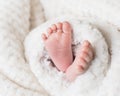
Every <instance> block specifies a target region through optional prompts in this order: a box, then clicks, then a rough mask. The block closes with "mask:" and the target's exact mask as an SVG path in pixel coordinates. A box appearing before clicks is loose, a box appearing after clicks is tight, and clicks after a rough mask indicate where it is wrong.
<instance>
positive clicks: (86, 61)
mask: <svg viewBox="0 0 120 96" xmlns="http://www.w3.org/2000/svg"><path fill="white" fill-rule="evenodd" d="M92 59H93V49H92V45H91V44H90V43H89V42H88V41H87V40H86V41H84V42H83V44H82V45H81V47H80V49H79V50H78V52H77V55H76V58H75V60H74V62H73V64H72V65H71V66H70V67H69V68H68V69H67V71H66V77H67V79H68V80H69V81H73V80H74V79H75V78H76V77H77V76H78V75H80V74H82V73H84V72H85V71H86V70H87V69H88V67H89V66H90V62H91V61H92Z"/></svg>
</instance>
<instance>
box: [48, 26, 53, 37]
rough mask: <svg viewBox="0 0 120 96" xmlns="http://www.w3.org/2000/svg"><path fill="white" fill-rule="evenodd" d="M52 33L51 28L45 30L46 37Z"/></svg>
mask: <svg viewBox="0 0 120 96" xmlns="http://www.w3.org/2000/svg"><path fill="white" fill-rule="evenodd" d="M52 32H53V31H52V29H51V28H48V29H47V33H48V37H49V36H50V35H51V34H52Z"/></svg>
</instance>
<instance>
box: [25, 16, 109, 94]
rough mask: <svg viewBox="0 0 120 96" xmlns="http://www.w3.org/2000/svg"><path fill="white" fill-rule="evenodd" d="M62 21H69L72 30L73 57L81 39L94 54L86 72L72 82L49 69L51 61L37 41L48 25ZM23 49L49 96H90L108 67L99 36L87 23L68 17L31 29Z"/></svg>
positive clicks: (99, 84) (63, 74)
mask: <svg viewBox="0 0 120 96" xmlns="http://www.w3.org/2000/svg"><path fill="white" fill-rule="evenodd" d="M65 20H67V21H68V22H70V23H71V25H72V27H73V42H72V47H73V52H74V56H75V54H76V50H77V47H78V46H80V44H81V43H82V42H83V41H84V40H88V41H90V42H91V44H92V46H93V48H94V53H95V59H94V60H93V61H92V64H91V66H90V68H89V70H88V71H87V72H86V73H85V74H83V75H80V76H78V78H77V79H76V80H75V81H73V82H68V81H67V80H66V79H65V73H62V72H59V71H58V70H57V68H56V67H55V66H53V65H54V64H53V63H52V62H51V61H52V60H51V59H50V56H49V55H48V54H47V51H46V50H45V47H44V43H43V40H42V39H41V33H43V32H46V29H47V28H48V27H50V25H52V24H54V23H57V22H62V21H65ZM46 33H47V32H46ZM25 49H26V50H25V52H26V57H27V59H28V61H29V64H30V66H31V69H32V71H33V73H34V74H35V76H36V77H37V78H38V80H39V82H40V83H41V85H43V86H44V88H45V89H46V90H47V91H48V92H49V93H50V94H51V95H52V96H61V95H62V96H73V95H74V94H76V96H79V95H81V96H88V95H89V96H93V95H94V94H96V93H97V92H96V89H99V87H100V86H101V84H102V81H103V79H104V78H105V74H106V72H107V69H108V67H109V66H108V65H109V62H108V61H109V54H108V46H107V44H106V42H105V39H104V37H103V36H102V35H101V33H100V32H99V31H98V30H97V29H96V28H94V27H93V26H92V25H90V24H89V23H87V22H83V21H80V20H79V19H74V18H70V16H66V17H64V18H63V17H60V18H57V19H55V20H52V21H48V22H46V23H44V24H43V25H41V26H40V27H38V28H36V29H35V30H33V31H32V32H31V33H30V34H29V35H28V36H27V38H26V41H25ZM58 55H59V53H58ZM48 81H50V82H48ZM61 89H62V90H61ZM74 89H75V90H74ZM72 90H74V91H72ZM85 92H87V93H85Z"/></svg>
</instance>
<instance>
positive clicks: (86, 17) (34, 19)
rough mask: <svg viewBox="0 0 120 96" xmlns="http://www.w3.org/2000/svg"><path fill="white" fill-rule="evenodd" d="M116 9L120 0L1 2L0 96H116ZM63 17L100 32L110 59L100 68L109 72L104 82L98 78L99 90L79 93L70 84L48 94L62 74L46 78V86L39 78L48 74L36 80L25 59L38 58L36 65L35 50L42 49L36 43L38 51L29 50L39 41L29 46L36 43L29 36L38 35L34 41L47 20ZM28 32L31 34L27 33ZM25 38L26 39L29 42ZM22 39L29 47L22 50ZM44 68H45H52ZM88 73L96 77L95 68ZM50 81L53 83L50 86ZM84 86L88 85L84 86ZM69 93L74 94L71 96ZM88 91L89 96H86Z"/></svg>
mask: <svg viewBox="0 0 120 96" xmlns="http://www.w3.org/2000/svg"><path fill="white" fill-rule="evenodd" d="M119 4H120V1H119V0H92V1H91V0H74V1H73V0H0V12H1V13H0V44H1V45H0V96H48V95H49V96H53V95H59V94H60V92H65V94H61V95H63V96H66V95H69V96H70V95H71V94H72V96H73V95H78V96H80V95H81V96H96V95H98V96H120V76H119V73H120V59H119V57H120V51H119V50H120V43H119V42H120V30H119V29H120V22H119V21H120V11H119V9H120V5H119ZM63 14H64V15H69V16H73V17H75V18H77V19H79V20H80V21H87V22H89V23H91V25H90V26H93V28H95V29H97V30H99V32H100V34H101V36H102V37H103V38H104V40H105V43H106V45H107V46H106V48H108V51H109V54H110V60H109V62H108V64H109V67H105V66H104V67H103V69H104V68H108V69H106V70H107V71H106V72H105V73H106V74H104V76H103V77H104V78H103V77H102V79H101V80H102V81H101V85H100V86H99V87H95V86H93V87H94V88H96V90H94V91H91V90H89V89H90V87H86V86H79V87H83V90H82V88H81V89H80V88H79V87H76V86H77V84H78V85H79V83H75V82H74V84H73V86H72V87H69V90H68V91H67V90H64V88H65V89H66V88H67V87H59V88H62V89H57V87H54V89H52V90H51V91H50V88H51V86H52V85H50V84H54V83H55V82H53V81H54V78H53V77H56V76H57V75H58V74H60V75H59V76H58V78H57V79H56V80H58V81H61V82H62V80H63V79H61V76H63V75H61V74H62V73H59V72H58V71H56V72H57V73H58V74H56V73H55V75H54V76H53V77H51V78H50V79H48V80H47V79H46V82H47V83H46V85H45V82H44V80H43V79H44V78H45V77H49V74H51V71H50V70H49V71H46V69H43V73H42V74H46V75H45V76H44V78H43V77H39V76H41V75H40V74H41V73H40V71H38V68H40V67H38V68H37V66H38V65H39V63H38V65H37V66H35V65H36V64H37V62H33V61H32V60H33V59H30V58H31V56H33V57H34V56H37V57H36V60H38V59H39V58H40V57H39V56H40V54H42V53H40V52H39V50H41V49H39V48H40V46H41V45H40V43H39V44H38V43H37V44H38V45H35V44H34V46H33V48H36V51H35V52H38V53H37V55H36V53H35V52H34V51H33V49H30V48H32V47H29V46H28V45H27V44H32V43H30V42H41V41H34V40H36V39H35V38H36V37H34V36H36V35H34V34H37V37H39V36H40V34H41V31H42V30H43V29H46V28H47V27H48V26H50V24H52V23H53V22H52V20H51V21H48V25H46V27H45V26H44V25H41V24H42V23H44V21H46V20H50V19H52V18H53V19H54V18H57V17H59V16H63ZM54 20H55V19H54ZM54 20H53V21H54ZM55 21H57V20H55ZM38 25H41V27H38V28H37V29H36V27H37V26H38ZM39 28H41V29H39ZM42 28H43V29H42ZM74 28H75V27H74ZM33 29H34V30H33ZM31 30H33V31H32V32H30V31H31ZM36 30H37V31H36ZM77 30H78V29H77ZM39 31H40V33H39ZM43 31H44V30H43ZM29 32H30V34H33V37H34V38H32V40H31V39H30V37H32V36H31V35H28V34H29ZM99 32H98V33H99ZM38 33H39V34H38ZM26 36H27V37H26ZM27 38H29V40H28V39H27ZM25 39H26V41H27V40H28V41H27V42H28V43H25V45H24V41H25ZM40 40H41V39H40ZM100 40H101V39H100ZM97 43H98V44H99V42H96V43H94V44H97ZM25 48H26V49H25ZM42 48H43V47H42ZM101 48H103V47H101ZM29 50H30V51H29ZM100 52H101V51H100ZM106 52H107V51H106ZM25 54H26V55H25ZM27 54H29V55H27ZM34 64H35V65H34ZM35 68H37V70H35ZM45 68H48V69H50V68H52V67H45ZM91 68H92V67H91ZM100 68H101V67H100ZM93 69H94V70H96V71H95V72H99V71H98V70H97V68H93ZM34 70H35V71H34ZM44 72H46V73H44ZM52 72H53V71H52ZM86 74H87V73H86ZM96 74H97V73H96ZM88 75H89V74H88ZM102 75H103V74H102ZM50 76H51V75H50ZM97 76H98V75H97ZM82 77H84V76H81V77H79V78H78V79H77V80H76V82H79V80H80V79H81V78H82ZM52 78H53V79H52ZM50 80H52V83H51V82H50ZM84 80H85V79H84ZM86 80H88V79H86ZM63 82H64V80H63ZM85 82H86V81H85ZM58 84H60V85H59V86H61V84H63V85H64V84H66V82H65V83H58ZM87 84H89V82H88V83H87ZM87 84H86V85H87ZM95 84H99V80H98V83H95ZM93 85H94V84H93ZM54 86H55V85H54ZM66 86H68V85H66ZM93 87H92V88H93ZM85 88H87V90H85V91H84V89H85ZM73 89H74V92H73V93H71V92H72V91H73ZM56 90H57V91H56ZM79 90H82V91H79ZM69 92H70V93H71V94H70V93H69ZM87 92H88V93H89V92H90V93H89V94H88V93H87ZM74 93H75V94H74Z"/></svg>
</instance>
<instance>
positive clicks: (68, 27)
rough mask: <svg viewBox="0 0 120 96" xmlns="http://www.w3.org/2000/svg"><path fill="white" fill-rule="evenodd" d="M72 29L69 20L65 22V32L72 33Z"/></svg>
mask: <svg viewBox="0 0 120 96" xmlns="http://www.w3.org/2000/svg"><path fill="white" fill-rule="evenodd" d="M71 31H72V29H71V26H70V24H69V23H68V22H66V21H65V22H63V32H64V33H70V32H71Z"/></svg>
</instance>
